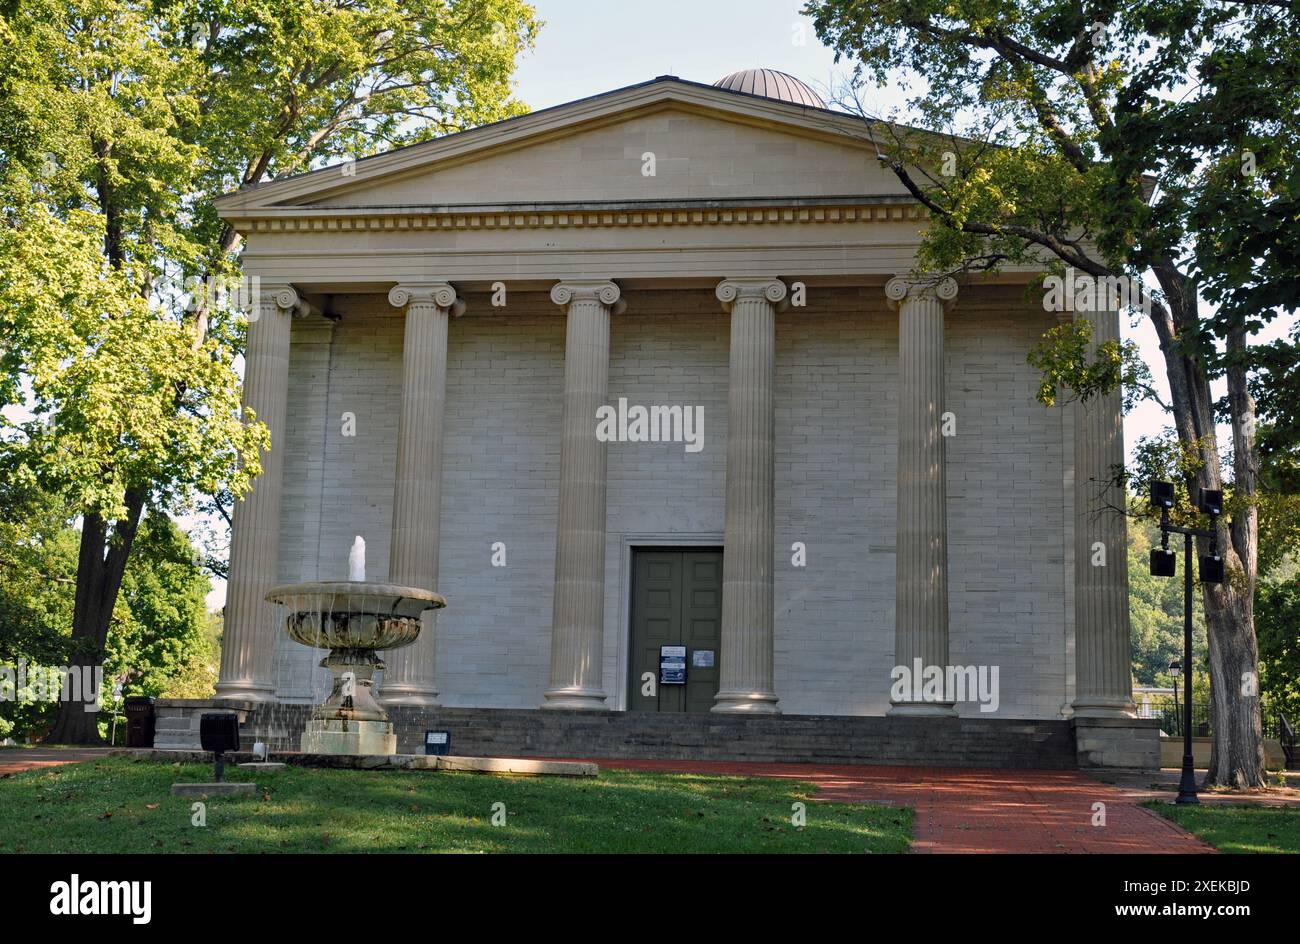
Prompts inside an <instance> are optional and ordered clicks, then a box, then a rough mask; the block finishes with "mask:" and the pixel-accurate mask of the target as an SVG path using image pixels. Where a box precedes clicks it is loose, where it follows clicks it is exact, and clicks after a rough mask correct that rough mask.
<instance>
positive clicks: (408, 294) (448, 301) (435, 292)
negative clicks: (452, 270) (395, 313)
mask: <svg viewBox="0 0 1300 944" xmlns="http://www.w3.org/2000/svg"><path fill="white" fill-rule="evenodd" d="M388 304H390V305H392V306H393V307H394V308H407V307H409V306H412V305H432V306H434V307H437V308H449V309H451V313H452V314H453V315H456V316H460V315H463V314H464V313H465V303H464V302H463V301H461V299H460V298H459V297H458V296H457V295H456V289H455V288H454V287H453V286H452V285H450V284H449V283H447V282H400V283H398V284H397V285H394V286H393V287H392V288H391V289H389V290H388Z"/></svg>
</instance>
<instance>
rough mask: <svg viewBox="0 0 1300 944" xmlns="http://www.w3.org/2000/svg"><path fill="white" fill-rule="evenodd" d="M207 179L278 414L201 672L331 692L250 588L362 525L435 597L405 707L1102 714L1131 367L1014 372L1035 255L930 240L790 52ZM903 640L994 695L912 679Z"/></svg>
mask: <svg viewBox="0 0 1300 944" xmlns="http://www.w3.org/2000/svg"><path fill="white" fill-rule="evenodd" d="M218 208H219V212H220V214H221V215H222V217H224V218H225V219H227V220H229V221H230V222H231V223H232V224H233V225H234V226H235V227H236V228H237V229H238V230H239V232H240V233H242V234H243V236H244V238H245V240H246V250H245V252H244V257H243V262H244V270H245V273H246V274H247V275H248V276H251V277H253V278H255V279H256V280H257V284H258V285H259V291H260V296H259V304H258V310H257V315H258V317H257V318H256V320H255V321H254V322H253V323H252V324H251V326H250V333H249V347H248V357H247V365H246V379H245V390H244V396H245V403H246V404H247V405H248V406H249V407H251V408H253V409H254V410H255V411H256V414H257V416H258V417H259V418H260V419H261V420H263V421H264V422H265V423H266V424H267V426H268V427H269V428H270V431H271V439H272V447H271V450H270V452H269V453H268V454H267V456H266V458H265V463H264V471H263V473H262V475H261V477H260V478H259V479H258V480H257V481H256V484H255V486H254V488H253V490H252V492H251V493H250V494H249V496H248V497H247V498H246V499H245V500H244V501H243V502H242V503H240V505H239V506H238V508H237V510H236V515H235V524H234V536H233V546H232V551H231V565H230V581H229V590H228V597H227V605H226V629H225V645H224V651H223V659H222V666H221V680H220V684H219V687H218V694H219V697H221V698H223V699H226V700H227V701H229V702H241V701H242V702H268V701H278V702H280V703H289V702H298V703H307V702H310V701H312V700H314V699H315V700H318V699H319V697H320V694H321V692H320V689H319V678H318V676H317V673H318V672H319V671H320V670H318V669H316V667H315V666H316V662H317V661H318V660H319V657H320V653H318V652H313V651H311V650H309V649H307V648H305V647H303V646H300V645H298V644H297V643H294V642H291V641H289V640H288V639H287V638H286V637H285V635H284V633H283V631H282V630H281V628H280V621H281V620H282V615H281V614H279V613H278V612H277V611H276V608H275V607H274V606H272V605H271V604H268V603H266V602H264V596H265V594H266V592H267V590H268V589H269V588H270V587H271V586H273V585H274V584H277V583H282V582H286V581H293V580H308V579H342V578H344V577H346V576H347V568H348V548H349V546H350V545H351V543H352V541H353V538H354V536H355V535H360V536H362V537H363V538H364V539H365V540H366V542H367V546H368V549H369V554H368V576H371V577H374V578H379V579H384V578H391V579H392V581H393V582H396V583H401V584H408V585H414V586H422V587H427V588H431V589H436V590H437V591H438V592H440V593H442V594H443V595H444V596H446V598H447V600H448V607H447V608H446V609H445V610H443V611H440V612H439V613H438V615H437V619H436V623H435V621H434V620H432V619H431V618H429V617H427V616H426V625H425V631H424V632H423V633H422V636H421V639H420V641H419V642H418V643H416V644H415V645H413V646H411V647H409V648H407V649H403V650H397V651H395V652H394V653H392V654H391V655H390V656H389V657H388V670H387V672H386V674H385V677H384V678H383V681H382V684H381V686H380V693H381V697H382V698H383V700H384V701H385V702H386V703H388V704H390V705H408V706H417V707H421V706H423V707H428V706H432V705H437V704H442V705H445V706H448V707H463V708H482V709H487V708H513V709H535V708H538V707H544V708H556V709H576V710H596V711H614V712H621V711H624V710H629V711H654V710H658V711H662V712H684V713H688V714H689V713H692V712H706V711H710V710H711V711H712V712H717V713H729V712H735V713H756V714H762V713H777V712H780V713H783V714H784V715H786V716H789V715H841V716H844V715H856V716H869V715H886V714H909V713H912V714H936V715H951V714H954V713H956V714H957V715H959V716H961V717H964V718H970V719H982V718H998V719H1008V718H1009V719H1058V720H1059V719H1064V718H1068V717H1070V716H1074V717H1075V718H1079V717H1101V718H1106V717H1110V718H1112V719H1116V718H1117V719H1121V720H1119V721H1116V722H1113V723H1114V724H1117V725H1119V726H1121V727H1122V726H1123V724H1125V722H1124V721H1123V720H1122V719H1124V718H1125V717H1126V716H1127V715H1128V714H1129V713H1131V708H1132V704H1131V691H1130V671H1129V623H1128V614H1127V602H1126V597H1127V574H1126V570H1125V558H1126V554H1125V535H1124V525H1123V521H1122V519H1118V518H1116V517H1114V516H1112V515H1107V514H1103V513H1099V512H1098V509H1099V508H1100V503H1101V500H1102V499H1103V498H1104V495H1103V494H1102V492H1103V488H1102V486H1101V484H1100V483H1102V482H1104V481H1105V480H1106V479H1107V478H1108V477H1109V470H1110V467H1111V466H1112V465H1113V464H1115V463H1117V462H1120V461H1121V459H1122V434H1121V420H1120V409H1119V403H1118V401H1117V398H1116V397H1109V398H1104V399H1102V400H1101V401H1099V402H1096V403H1091V402H1090V404H1089V405H1088V406H1087V408H1080V407H1078V406H1076V405H1073V404H1067V405H1065V406H1064V407H1062V408H1056V409H1047V408H1044V407H1043V406H1041V405H1040V404H1038V403H1037V402H1036V401H1035V399H1034V393H1035V390H1036V385H1037V382H1038V378H1037V376H1036V373H1035V371H1034V369H1033V368H1032V367H1030V366H1029V365H1028V364H1027V363H1026V355H1027V353H1028V352H1029V350H1030V349H1031V347H1032V346H1033V345H1034V344H1035V343H1036V342H1037V340H1038V339H1039V337H1040V336H1041V335H1042V333H1043V332H1044V330H1046V329H1047V328H1049V327H1050V326H1051V325H1052V324H1054V323H1055V322H1056V319H1058V318H1061V317H1071V315H1069V314H1064V315H1058V314H1054V313H1049V312H1046V311H1044V309H1043V306H1042V303H1041V293H1039V294H1037V295H1035V294H1034V293H1031V292H1027V291H1026V286H1028V285H1031V284H1041V279H1042V276H1041V273H1031V272H1019V273H1017V272H1008V273H1003V274H1002V275H1000V276H998V277H997V278H986V279H982V280H979V281H965V282H963V283H962V284H958V283H956V282H954V281H952V280H950V279H945V280H934V279H926V278H922V277H917V276H915V275H914V274H913V270H914V267H915V262H914V256H915V250H916V247H917V244H918V240H919V237H920V233H921V232H922V230H923V229H924V228H925V227H926V225H927V220H926V219H925V217H924V215H923V213H922V212H921V209H920V207H919V205H918V204H917V203H916V202H915V201H914V200H913V199H912V198H911V197H910V196H909V195H908V194H907V193H906V191H905V190H904V189H903V188H902V187H901V186H900V184H899V183H898V181H897V180H896V179H895V178H894V177H893V175H892V174H890V173H888V172H887V171H886V170H884V169H882V168H881V167H880V166H879V164H878V162H877V161H876V159H875V156H874V151H873V150H872V148H871V147H870V145H869V143H868V141H867V140H866V135H865V134H864V129H863V126H862V123H861V121H860V119H857V118H855V117H852V116H848V115H844V114H840V113H837V112H834V111H831V110H828V109H826V108H825V107H823V106H822V103H821V101H820V99H818V98H817V97H816V95H815V94H814V93H813V92H811V90H809V89H807V87H806V86H803V85H802V84H801V83H797V81H796V80H793V79H790V78H789V77H782V76H780V75H779V74H776V73H762V72H750V73H743V74H737V75H735V76H729V77H728V78H727V79H725V80H722V82H720V83H719V84H718V86H710V85H703V84H698V83H694V82H687V81H683V80H680V79H678V78H675V77H672V76H662V77H659V78H657V79H654V80H652V81H649V82H645V83H642V84H640V85H635V86H631V87H628V88H624V89H619V90H617V91H613V92H609V93H606V94H602V95H597V96H594V97H591V98H587V99H583V100H581V101H576V102H572V103H569V104H566V105H562V106H559V107H556V108H550V109H546V110H544V111H539V112H535V113H533V114H529V115H526V116H524V117H520V118H516V119H512V120H509V121H504V122H500V123H498V124H494V125H489V126H486V127H482V128H478V129H474V130H472V131H467V132H464V133H461V134H455V135H450V136H447V137H443V138H439V139H437V140H435V141H431V142H429V143H427V144H422V145H418V146H414V147H409V148H404V149H401V150H397V151H393V152H391V153H387V154H382V155H379V156H376V157H372V158H367V159H364V160H361V161H358V162H355V163H353V164H347V165H343V166H341V167H332V168H326V169H323V170H319V171H315V172H313V173H309V174H304V175H301V176H296V177H292V178H288V179H284V180H277V181H272V182H270V183H266V184H262V185H258V186H255V187H250V188H246V189H244V190H241V191H239V192H237V193H232V194H230V195H228V196H226V197H223V198H222V199H221V200H219V201H218ZM1087 317H1092V318H1093V319H1094V321H1095V323H1096V328H1097V336H1098V338H1099V339H1104V338H1106V337H1113V336H1115V335H1116V334H1117V332H1118V320H1117V316H1116V315H1115V314H1114V313H1111V314H1109V315H1104V316H1100V317H1097V316H1087ZM641 409H644V411H645V414H644V415H645V419H643V418H642V414H641V413H640V412H639V410H641ZM602 411H604V412H603V413H602ZM602 415H604V416H607V417H608V416H615V417H617V418H616V419H615V420H612V421H611V425H610V426H608V427H606V434H598V433H599V429H598V427H599V423H598V420H599V418H600V417H601V416H602ZM611 429H612V430H614V434H613V435H608V433H609V432H610V430H611ZM1098 547H1103V548H1104V553H1105V566H1094V560H1095V557H1096V548H1098ZM664 647H667V648H664ZM673 647H681V648H680V649H676V648H673ZM915 659H920V660H921V662H922V664H923V665H924V666H939V667H944V666H954V665H955V666H963V667H966V666H970V667H985V668H989V667H993V668H996V670H997V672H996V681H997V693H996V699H994V702H995V704H993V703H991V702H990V701H989V700H988V699H985V700H984V701H983V702H982V703H981V702H980V701H978V700H976V699H975V698H974V697H973V696H970V697H966V698H964V699H961V700H956V702H955V703H954V699H953V698H952V693H951V692H945V693H944V695H943V696H942V697H939V698H931V699H921V698H917V697H913V696H910V695H905V696H902V697H900V696H899V695H898V693H897V691H892V690H891V688H892V686H893V681H894V675H893V673H894V669H895V667H896V666H907V667H910V666H912V665H913V664H914V660H915ZM678 661H684V662H685V668H684V673H680V672H679V671H678V664H677V663H678ZM661 662H663V663H665V665H664V666H662V667H661V664H660V663H661ZM661 672H662V673H664V674H661ZM683 675H684V684H677V682H679V681H681V680H682V678H683ZM982 707H983V708H984V709H985V710H983V711H982V710H981V708H982ZM990 707H993V708H995V710H991V711H990V710H988V709H989V708H990ZM1107 723H1110V722H1107ZM1098 724H1099V725H1101V726H1102V727H1105V724H1106V723H1103V722H1098Z"/></svg>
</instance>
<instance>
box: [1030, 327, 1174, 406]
mask: <svg viewBox="0 0 1300 944" xmlns="http://www.w3.org/2000/svg"><path fill="white" fill-rule="evenodd" d="M1091 344H1092V325H1091V324H1090V323H1089V322H1087V321H1085V320H1076V321H1068V322H1066V323H1064V324H1059V325H1057V326H1056V327H1054V328H1049V329H1048V330H1047V332H1046V333H1044V335H1043V338H1042V341H1041V342H1040V343H1039V344H1038V345H1037V346H1036V347H1035V348H1034V350H1033V351H1031V352H1030V354H1029V363H1030V364H1031V365H1033V366H1034V367H1037V368H1038V370H1039V372H1040V373H1041V374H1042V380H1041V382H1040V383H1039V387H1038V394H1037V397H1038V402H1040V403H1042V404H1043V405H1044V406H1055V405H1056V398H1057V395H1058V392H1059V391H1060V390H1063V389H1069V390H1072V391H1073V392H1074V395H1075V396H1077V397H1078V399H1079V400H1084V401H1086V400H1088V399H1089V398H1091V397H1094V396H1097V395H1098V394H1102V393H1106V392H1108V391H1110V390H1114V389H1115V388H1116V387H1119V388H1121V389H1122V390H1123V391H1124V408H1125V410H1129V409H1132V408H1133V407H1134V406H1135V405H1136V403H1137V401H1138V400H1139V399H1141V394H1142V393H1143V392H1144V391H1146V390H1149V389H1150V383H1151V371H1150V369H1149V368H1148V367H1147V365H1146V362H1145V361H1144V360H1142V355H1141V352H1140V351H1139V349H1138V346H1137V344H1136V343H1134V342H1133V341H1114V340H1111V341H1103V342H1102V343H1101V344H1099V345H1097V346H1096V350H1095V351H1092V350H1090V347H1091Z"/></svg>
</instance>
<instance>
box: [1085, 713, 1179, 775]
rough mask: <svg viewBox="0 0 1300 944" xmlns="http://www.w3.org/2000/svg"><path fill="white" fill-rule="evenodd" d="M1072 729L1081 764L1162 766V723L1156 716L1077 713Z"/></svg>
mask: <svg viewBox="0 0 1300 944" xmlns="http://www.w3.org/2000/svg"><path fill="white" fill-rule="evenodd" d="M1070 730H1071V731H1072V732H1073V734H1074V750H1075V756H1076V759H1077V760H1078V763H1079V766H1080V767H1123V768H1133V769H1138V770H1159V769H1160V722H1159V721H1157V720H1156V719H1155V718H1100V717H1084V718H1080V717H1079V716H1077V715H1076V716H1075V717H1074V718H1073V719H1072V720H1071V721H1070Z"/></svg>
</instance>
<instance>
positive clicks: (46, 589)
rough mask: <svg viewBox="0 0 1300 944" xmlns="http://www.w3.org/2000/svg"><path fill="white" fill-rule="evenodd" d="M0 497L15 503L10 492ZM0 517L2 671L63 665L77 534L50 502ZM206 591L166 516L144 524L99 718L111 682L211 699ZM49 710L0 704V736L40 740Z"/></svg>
mask: <svg viewBox="0 0 1300 944" xmlns="http://www.w3.org/2000/svg"><path fill="white" fill-rule="evenodd" d="M5 497H6V498H7V499H10V500H13V501H15V502H17V501H18V497H17V496H16V495H15V494H14V493H13V491H12V490H10V491H8V492H7V493H6V494H5ZM5 507H6V509H7V510H8V511H9V512H11V513H13V517H12V519H11V520H5V519H10V518H11V516H10V515H5V516H3V517H0V665H7V666H17V665H18V663H19V662H20V661H23V662H26V663H27V665H28V666H46V667H54V666H63V665H67V664H69V656H70V653H71V644H72V640H71V636H70V633H69V627H70V626H71V623H72V607H73V598H74V593H75V580H74V577H75V574H76V565H77V546H78V533H77V531H76V530H74V529H73V528H71V527H69V526H68V524H67V520H66V517H65V514H66V512H65V509H64V506H62V505H61V504H59V503H58V502H55V501H52V500H50V499H48V498H45V499H40V498H38V497H37V496H32V495H28V496H26V500H25V501H23V502H22V504H21V507H20V506H19V505H18V504H16V503H15V504H8V505H6V506H5ZM19 513H20V514H21V517H19ZM13 519H16V520H13ZM210 586H211V585H210V583H209V581H208V578H207V576H206V574H205V573H204V572H203V569H202V567H201V566H200V565H199V562H198V560H197V556H196V553H195V550H194V548H193V547H192V546H191V544H190V542H189V540H188V538H186V536H185V534H184V532H183V531H181V530H180V529H179V528H178V527H177V526H176V524H175V523H174V522H172V521H171V520H170V519H169V518H167V517H166V516H164V515H161V514H152V515H150V516H149V517H147V518H146V519H145V520H144V522H143V524H142V525H141V528H140V534H139V537H138V538H137V543H136V549H135V553H134V554H133V555H132V557H131V560H130V561H129V563H128V564H127V569H126V573H125V575H124V576H123V581H122V591H121V593H120V594H119V596H118V598H117V602H116V605H115V606H114V608H113V616H112V620H111V622H110V626H109V634H108V644H107V647H106V649H107V654H106V659H105V664H104V689H105V690H104V692H103V699H104V704H105V707H106V709H111V707H112V706H113V703H114V699H112V698H111V691H112V688H113V685H114V680H120V681H122V682H124V685H123V694H124V695H173V696H176V697H186V696H188V697H202V696H204V695H207V694H211V690H212V682H213V681H214V680H215V679H214V667H215V664H216V652H215V634H214V632H213V627H212V624H211V619H212V617H210V616H209V614H208V613H207V608H206V604H205V596H206V594H207V593H208V590H209V589H210ZM118 707H120V705H119V706H118ZM55 708H56V705H55V704H54V703H51V702H40V703H34V704H33V703H21V702H17V701H4V702H0V736H23V735H26V734H28V733H39V732H40V731H42V730H43V729H44V728H45V727H46V726H47V725H48V724H49V723H50V722H51V721H52V720H53V716H54V710H55Z"/></svg>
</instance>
